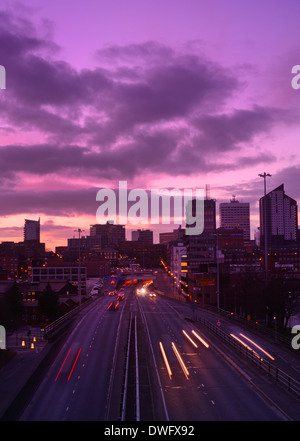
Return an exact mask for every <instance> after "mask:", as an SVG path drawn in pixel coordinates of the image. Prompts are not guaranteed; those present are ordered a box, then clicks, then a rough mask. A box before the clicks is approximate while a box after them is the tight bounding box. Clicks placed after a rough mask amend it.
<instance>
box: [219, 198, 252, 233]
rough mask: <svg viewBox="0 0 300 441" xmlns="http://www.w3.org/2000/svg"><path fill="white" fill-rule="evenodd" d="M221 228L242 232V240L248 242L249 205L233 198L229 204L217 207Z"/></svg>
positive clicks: (225, 203)
mask: <svg viewBox="0 0 300 441" xmlns="http://www.w3.org/2000/svg"><path fill="white" fill-rule="evenodd" d="M219 216H220V226H221V228H228V229H232V228H238V229H240V230H243V238H244V240H250V204H249V202H239V201H238V200H236V199H235V196H233V199H231V201H230V202H222V203H221V204H220V206H219Z"/></svg>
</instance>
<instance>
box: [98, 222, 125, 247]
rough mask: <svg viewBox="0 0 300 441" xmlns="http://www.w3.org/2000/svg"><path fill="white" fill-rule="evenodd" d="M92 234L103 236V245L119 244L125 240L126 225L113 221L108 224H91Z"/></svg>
mask: <svg viewBox="0 0 300 441" xmlns="http://www.w3.org/2000/svg"><path fill="white" fill-rule="evenodd" d="M90 235H91V236H102V246H103V247H105V246H107V245H109V244H110V243H113V244H115V245H119V243H120V242H121V241H124V240H125V226H124V225H115V224H113V223H112V222H106V224H95V225H91V226H90Z"/></svg>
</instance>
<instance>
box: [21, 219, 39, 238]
mask: <svg viewBox="0 0 300 441" xmlns="http://www.w3.org/2000/svg"><path fill="white" fill-rule="evenodd" d="M26 240H35V241H37V242H39V243H40V218H39V220H38V221H34V220H30V219H25V225H24V241H26Z"/></svg>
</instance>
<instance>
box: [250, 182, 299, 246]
mask: <svg viewBox="0 0 300 441" xmlns="http://www.w3.org/2000/svg"><path fill="white" fill-rule="evenodd" d="M259 215H260V245H261V246H264V244H265V233H266V236H267V246H268V247H278V246H284V245H288V244H295V243H297V236H298V206H297V202H296V201H295V199H293V198H291V197H290V196H288V195H286V194H285V191H284V185H283V184H282V185H280V186H279V187H277V188H275V189H274V190H272V191H270V192H269V193H268V194H266V196H263V197H262V198H261V199H260V200H259Z"/></svg>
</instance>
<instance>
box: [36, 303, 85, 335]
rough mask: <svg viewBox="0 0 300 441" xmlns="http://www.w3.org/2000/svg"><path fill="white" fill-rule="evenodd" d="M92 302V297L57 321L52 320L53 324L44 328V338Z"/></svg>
mask: <svg viewBox="0 0 300 441" xmlns="http://www.w3.org/2000/svg"><path fill="white" fill-rule="evenodd" d="M92 302H93V299H92V297H91V298H90V299H88V300H86V301H85V302H84V303H82V304H81V305H79V306H76V308H74V309H72V310H71V311H69V312H67V313H66V314H64V315H62V316H61V317H59V318H58V319H56V320H54V322H52V323H50V324H49V325H47V326H45V328H44V336H45V337H47V336H49V335H50V334H51V332H52V331H53V330H55V329H56V328H58V327H59V326H60V325H61V324H62V323H64V322H65V321H67V320H68V319H70V318H71V317H73V315H75V314H77V313H78V312H79V311H81V310H82V309H83V308H85V307H86V306H88V305H90V304H91V303H92Z"/></svg>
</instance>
